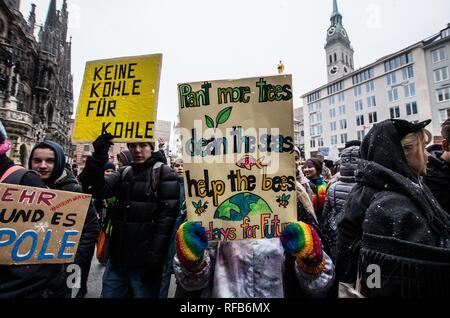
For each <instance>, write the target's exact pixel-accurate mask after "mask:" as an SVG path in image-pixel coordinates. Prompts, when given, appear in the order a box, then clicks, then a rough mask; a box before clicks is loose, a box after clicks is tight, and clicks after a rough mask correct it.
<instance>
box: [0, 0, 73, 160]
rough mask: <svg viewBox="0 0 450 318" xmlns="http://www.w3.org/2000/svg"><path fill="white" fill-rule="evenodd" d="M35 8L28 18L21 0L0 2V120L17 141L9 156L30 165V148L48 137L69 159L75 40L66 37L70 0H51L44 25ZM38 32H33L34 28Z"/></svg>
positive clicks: (12, 138) (1, 0) (32, 7)
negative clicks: (58, 6)
mask: <svg viewBox="0 0 450 318" xmlns="http://www.w3.org/2000/svg"><path fill="white" fill-rule="evenodd" d="M35 10H36V6H35V5H34V4H33V5H32V6H31V10H30V14H29V17H28V19H27V20H25V18H24V17H23V16H22V14H21V13H20V0H0V118H1V119H2V121H3V123H4V125H5V127H6V130H7V132H8V135H9V139H10V141H11V142H12V144H13V148H12V149H11V152H10V157H11V158H13V159H14V160H15V161H16V162H17V163H22V164H26V162H27V160H28V155H29V152H30V150H31V148H32V147H33V146H34V145H35V144H36V143H38V142H40V141H43V140H45V139H50V140H53V141H55V142H58V143H59V144H61V145H62V146H63V147H64V149H65V151H66V155H67V157H71V155H72V154H71V149H72V147H71V139H70V135H69V122H70V118H71V115H72V114H73V77H72V74H71V41H69V42H68V41H67V28H68V18H69V15H68V12H67V3H66V0H64V1H63V5H62V9H61V10H57V9H56V0H51V2H50V5H49V8H48V12H47V18H46V21H45V23H44V24H43V25H40V26H39V25H37V23H36V14H35ZM37 29H38V30H39V31H38V34H37V36H35V33H36V32H35V30H36V31H37Z"/></svg>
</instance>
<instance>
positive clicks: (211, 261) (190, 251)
mask: <svg viewBox="0 0 450 318" xmlns="http://www.w3.org/2000/svg"><path fill="white" fill-rule="evenodd" d="M176 248H177V253H176V256H175V259H174V269H175V274H176V277H177V281H178V282H179V284H181V286H182V287H183V288H184V289H185V290H186V291H190V292H193V291H202V297H206V298H209V297H213V298H283V297H298V296H299V295H301V296H302V297H326V295H327V292H328V291H329V289H330V288H331V287H332V284H333V282H334V265H333V262H332V261H331V258H330V257H329V256H328V255H327V254H326V253H325V252H323V250H322V245H321V241H320V238H319V236H318V234H317V232H316V230H315V228H314V227H313V226H312V225H309V224H307V223H304V222H295V223H289V224H288V225H287V226H286V228H285V229H284V231H283V233H282V237H281V239H280V238H274V239H262V240H255V241H239V242H220V243H210V244H209V246H208V239H207V235H206V232H205V229H204V228H203V227H202V226H201V225H199V224H198V223H196V222H192V221H190V222H186V223H184V224H182V226H181V227H180V229H179V230H178V232H177V237H176ZM285 253H286V255H284V254H285ZM285 259H286V260H285ZM294 260H295V261H294ZM292 271H295V276H296V281H295V282H294V281H292V279H290V280H289V279H288V278H287V277H288V276H286V273H289V272H292Z"/></svg>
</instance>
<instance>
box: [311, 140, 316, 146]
mask: <svg viewBox="0 0 450 318" xmlns="http://www.w3.org/2000/svg"><path fill="white" fill-rule="evenodd" d="M310 145H311V148H316V140H315V139H311V143H310Z"/></svg>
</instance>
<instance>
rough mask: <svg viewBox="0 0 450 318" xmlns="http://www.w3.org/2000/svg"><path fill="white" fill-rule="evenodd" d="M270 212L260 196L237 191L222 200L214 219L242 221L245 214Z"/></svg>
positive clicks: (252, 214) (254, 214)
mask: <svg viewBox="0 0 450 318" xmlns="http://www.w3.org/2000/svg"><path fill="white" fill-rule="evenodd" d="M261 213H272V209H271V208H270V206H269V205H268V204H267V202H266V201H265V200H264V199H262V198H261V197H260V196H258V195H256V194H253V193H248V192H244V193H239V194H236V195H235V196H232V197H231V198H229V199H228V200H226V201H225V202H223V203H222V204H221V205H220V206H219V207H218V208H217V210H216V213H215V214H214V219H216V220H223V221H243V220H244V218H245V217H246V216H249V217H252V216H259V215H260V214H261Z"/></svg>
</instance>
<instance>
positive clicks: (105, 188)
mask: <svg viewBox="0 0 450 318" xmlns="http://www.w3.org/2000/svg"><path fill="white" fill-rule="evenodd" d="M156 162H164V158H163V156H162V155H161V153H159V152H154V153H153V154H152V156H151V157H150V158H149V159H148V160H147V161H146V162H145V163H143V164H134V163H132V164H131V167H132V168H131V169H128V170H127V167H123V168H121V169H119V171H116V172H114V173H112V174H110V175H108V176H106V177H105V176H104V175H103V169H102V168H101V167H103V165H104V162H101V161H99V160H97V159H96V158H94V157H88V160H87V163H86V167H85V169H84V170H83V173H82V174H81V176H80V180H81V182H82V185H83V189H84V190H85V191H86V192H88V193H92V194H93V195H94V197H95V198H96V199H106V198H109V197H114V196H115V197H117V199H118V201H117V205H116V208H115V209H114V211H113V213H112V216H111V217H112V235H111V239H110V245H109V247H110V260H111V262H113V263H116V264H119V265H121V266H123V267H127V268H144V267H145V268H146V269H147V270H148V271H149V272H153V273H154V274H155V275H158V274H160V273H161V272H162V267H163V263H164V258H165V255H166V253H167V249H168V246H169V242H170V238H171V234H172V231H173V226H174V223H175V219H176V217H177V216H178V211H179V206H180V203H179V196H180V194H179V183H178V177H177V175H176V174H175V173H174V172H173V171H172V170H171V169H170V168H169V167H168V166H167V165H162V166H161V168H160V178H159V184H158V185H156V186H155V185H152V184H151V182H150V180H151V179H152V177H151V175H152V168H153V165H154V164H155V163H156ZM124 171H126V173H124ZM153 188H156V189H157V191H156V192H157V196H155V193H154V191H153V190H152V189H153Z"/></svg>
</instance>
